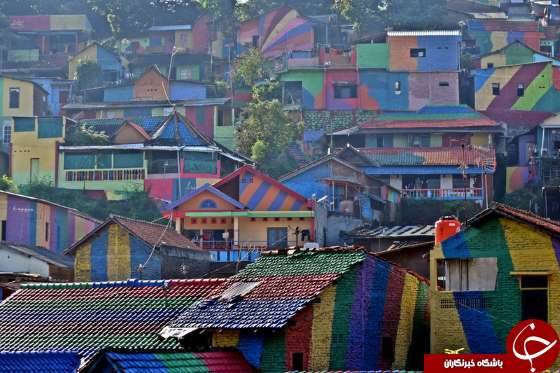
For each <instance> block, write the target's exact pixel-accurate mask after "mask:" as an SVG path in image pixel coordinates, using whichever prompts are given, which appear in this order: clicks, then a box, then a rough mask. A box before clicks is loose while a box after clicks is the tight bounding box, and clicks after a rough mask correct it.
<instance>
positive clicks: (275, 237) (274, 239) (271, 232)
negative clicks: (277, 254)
mask: <svg viewBox="0 0 560 373" xmlns="http://www.w3.org/2000/svg"><path fill="white" fill-rule="evenodd" d="M266 238H267V239H266V241H267V244H268V245H267V246H268V248H269V249H285V248H287V247H288V228H268V229H267V231H266Z"/></svg>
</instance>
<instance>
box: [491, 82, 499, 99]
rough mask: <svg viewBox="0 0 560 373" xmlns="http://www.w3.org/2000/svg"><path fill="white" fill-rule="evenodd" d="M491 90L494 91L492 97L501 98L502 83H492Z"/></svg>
mask: <svg viewBox="0 0 560 373" xmlns="http://www.w3.org/2000/svg"><path fill="white" fill-rule="evenodd" d="M491 89H492V95H493V96H499V95H500V93H501V85H500V83H492V85H491Z"/></svg>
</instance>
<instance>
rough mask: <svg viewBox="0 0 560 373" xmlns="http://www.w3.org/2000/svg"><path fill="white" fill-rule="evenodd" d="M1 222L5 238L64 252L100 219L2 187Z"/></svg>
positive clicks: (4, 239) (16, 242)
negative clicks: (7, 190) (5, 189)
mask: <svg viewBox="0 0 560 373" xmlns="http://www.w3.org/2000/svg"><path fill="white" fill-rule="evenodd" d="M0 223H1V232H0V240H1V241H6V242H9V243H10V244H14V245H23V246H32V247H41V248H43V249H48V250H50V251H53V252H56V253H58V254H62V252H63V251H64V250H66V249H67V248H68V247H70V246H71V245H72V244H74V243H75V242H77V241H79V240H81V239H82V238H83V237H84V236H85V235H86V234H88V233H89V232H91V231H92V230H93V229H95V227H96V226H97V225H98V224H99V223H100V222H99V221H98V220H96V219H93V218H92V217H90V216H87V215H85V214H82V213H81V212H79V211H77V210H75V209H72V208H69V207H65V206H61V205H58V204H56V203H52V202H49V201H46V200H42V199H37V198H33V197H28V196H24V195H21V194H15V193H10V192H4V191H0ZM45 255H47V254H45Z"/></svg>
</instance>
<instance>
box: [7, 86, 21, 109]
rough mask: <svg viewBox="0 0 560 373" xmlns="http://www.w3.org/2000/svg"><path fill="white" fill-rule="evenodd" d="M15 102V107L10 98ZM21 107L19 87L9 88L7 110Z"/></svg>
mask: <svg viewBox="0 0 560 373" xmlns="http://www.w3.org/2000/svg"><path fill="white" fill-rule="evenodd" d="M12 93H17V96H12ZM13 97H17V98H15V99H14V101H15V100H17V105H16V104H14V103H13V102H12V98H13ZM20 107H21V88H20V87H10V88H9V89H8V108H9V109H19V108H20Z"/></svg>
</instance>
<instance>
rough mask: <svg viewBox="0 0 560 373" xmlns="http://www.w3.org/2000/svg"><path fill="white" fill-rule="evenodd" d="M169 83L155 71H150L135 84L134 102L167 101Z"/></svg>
mask: <svg viewBox="0 0 560 373" xmlns="http://www.w3.org/2000/svg"><path fill="white" fill-rule="evenodd" d="M167 92H169V82H167V79H165V77H163V76H162V75H161V74H159V73H158V72H156V71H155V70H150V71H148V72H146V73H145V74H144V75H142V76H141V77H140V78H139V79H138V80H137V81H136V82H134V94H133V95H134V100H150V101H163V100H167V97H168V94H167Z"/></svg>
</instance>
